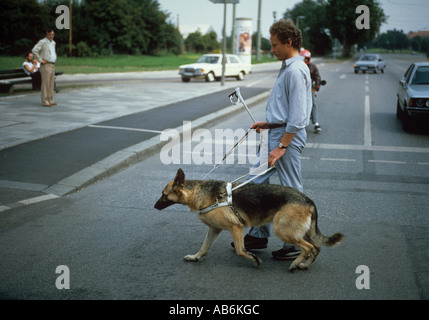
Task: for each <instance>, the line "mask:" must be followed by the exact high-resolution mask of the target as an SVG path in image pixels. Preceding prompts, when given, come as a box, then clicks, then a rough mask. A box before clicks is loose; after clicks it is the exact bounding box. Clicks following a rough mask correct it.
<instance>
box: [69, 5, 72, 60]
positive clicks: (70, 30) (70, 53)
mask: <svg viewBox="0 0 429 320" xmlns="http://www.w3.org/2000/svg"><path fill="white" fill-rule="evenodd" d="M69 21H70V25H69V27H70V29H69V57H71V56H72V0H70V10H69Z"/></svg>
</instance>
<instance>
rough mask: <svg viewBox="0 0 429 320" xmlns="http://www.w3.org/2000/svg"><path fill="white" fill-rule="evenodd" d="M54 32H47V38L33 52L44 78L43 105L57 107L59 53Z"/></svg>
mask: <svg viewBox="0 0 429 320" xmlns="http://www.w3.org/2000/svg"><path fill="white" fill-rule="evenodd" d="M54 35H55V34H54V31H53V30H51V29H49V30H47V31H46V37H45V38H44V39H42V40H40V41H39V42H38V43H37V44H36V45H35V46H34V48H33V50H32V52H33V54H34V56H35V57H36V59H37V61H40V63H41V65H40V75H41V76H42V105H43V106H44V107H51V106H54V105H56V103H55V101H54V100H53V97H54V86H55V62H56V61H57V53H56V51H55V45H56V43H55V41H54Z"/></svg>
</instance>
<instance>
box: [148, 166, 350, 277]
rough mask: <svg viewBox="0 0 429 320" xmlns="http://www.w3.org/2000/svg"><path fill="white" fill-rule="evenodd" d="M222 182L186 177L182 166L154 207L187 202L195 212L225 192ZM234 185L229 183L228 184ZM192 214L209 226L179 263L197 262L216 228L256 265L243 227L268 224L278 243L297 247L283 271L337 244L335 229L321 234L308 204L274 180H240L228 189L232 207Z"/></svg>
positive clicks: (311, 204) (310, 260)
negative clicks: (196, 248) (194, 248)
mask: <svg viewBox="0 0 429 320" xmlns="http://www.w3.org/2000/svg"><path fill="white" fill-rule="evenodd" d="M226 185H227V183H226V182H225V181H215V180H204V181H202V180H186V181H185V174H184V172H183V170H182V169H179V170H178V171H177V174H176V177H175V179H174V180H173V181H171V182H170V183H168V184H167V186H166V187H165V188H164V190H163V191H162V196H161V198H160V199H159V200H158V201H157V203H156V204H155V208H156V209H158V210H162V209H164V208H167V207H168V206H171V205H173V204H176V203H180V204H183V205H187V206H188V207H189V208H190V209H191V211H200V210H202V209H204V208H206V207H209V206H211V205H213V204H214V203H215V202H216V201H222V200H223V196H224V195H226ZM233 186H234V185H233ZM198 218H199V219H200V220H201V221H202V222H203V223H205V224H206V225H207V226H208V227H209V230H208V232H207V235H206V238H205V240H204V242H203V245H202V247H201V249H200V251H198V252H197V253H196V254H194V255H187V256H185V258H184V259H185V261H198V260H199V259H200V258H201V257H203V256H205V255H207V253H208V252H209V250H210V247H211V246H212V244H213V242H214V241H215V240H216V238H217V236H218V235H219V233H220V232H221V231H222V230H228V231H229V232H230V233H231V235H232V238H233V240H234V247H235V250H236V253H237V254H238V255H239V256H243V257H245V258H247V259H249V260H251V261H252V262H253V263H254V264H255V266H257V267H259V266H260V264H261V260H260V259H259V258H258V257H257V256H256V255H254V254H253V253H251V252H248V251H246V250H245V249H244V246H243V227H249V226H261V225H264V224H267V223H270V222H272V223H273V231H274V233H275V234H276V236H277V237H278V238H279V239H280V240H282V241H283V242H288V243H291V244H294V245H296V246H298V247H299V248H300V249H301V254H300V255H299V256H298V257H297V258H296V259H295V260H294V261H293V262H292V264H291V266H290V268H289V270H290V271H293V270H295V269H301V270H305V269H308V267H309V266H310V265H311V264H312V263H313V261H314V260H315V259H316V257H317V255H318V254H319V251H320V245H324V246H327V247H331V246H334V245H336V244H338V243H340V242H341V241H342V240H343V239H344V236H343V235H342V234H341V233H335V234H334V235H332V236H330V237H327V236H325V235H323V234H322V233H321V232H320V230H319V228H318V226H317V209H316V206H315V204H314V202H313V201H312V200H311V199H310V198H308V197H307V196H306V195H304V194H303V193H301V192H299V191H298V190H295V189H293V188H290V187H285V186H281V185H274V184H250V183H249V184H246V185H244V186H242V187H240V188H238V189H236V190H234V191H233V192H232V207H231V206H224V207H219V208H215V209H213V210H211V211H209V212H206V213H201V212H200V213H199V214H198Z"/></svg>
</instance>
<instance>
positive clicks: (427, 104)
mask: <svg viewBox="0 0 429 320" xmlns="http://www.w3.org/2000/svg"><path fill="white" fill-rule="evenodd" d="M396 95H397V97H398V100H397V104H396V116H397V117H398V119H400V120H402V123H403V126H404V129H409V128H410V123H411V122H412V120H413V119H417V118H422V117H426V118H428V119H429V62H417V63H413V64H411V65H410V66H409V68H408V69H407V71H406V72H405V74H404V76H403V77H402V79H401V80H399V87H398V92H397V94H396Z"/></svg>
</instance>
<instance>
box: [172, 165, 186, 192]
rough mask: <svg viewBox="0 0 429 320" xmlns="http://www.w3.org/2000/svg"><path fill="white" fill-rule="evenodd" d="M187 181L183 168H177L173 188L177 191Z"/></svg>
mask: <svg viewBox="0 0 429 320" xmlns="http://www.w3.org/2000/svg"><path fill="white" fill-rule="evenodd" d="M184 183H185V173H184V172H183V170H182V169H179V170H177V173H176V177H175V178H174V181H173V190H174V191H176V190H178V189H182V188H183V184H184Z"/></svg>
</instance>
